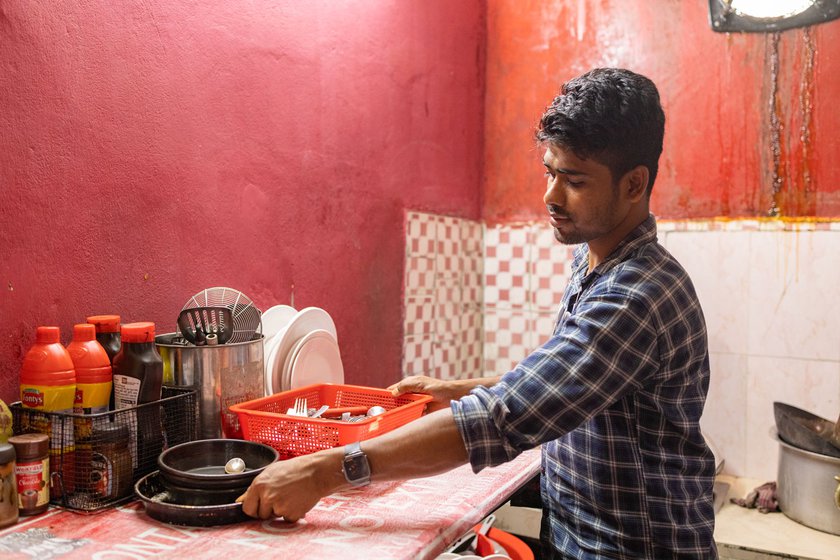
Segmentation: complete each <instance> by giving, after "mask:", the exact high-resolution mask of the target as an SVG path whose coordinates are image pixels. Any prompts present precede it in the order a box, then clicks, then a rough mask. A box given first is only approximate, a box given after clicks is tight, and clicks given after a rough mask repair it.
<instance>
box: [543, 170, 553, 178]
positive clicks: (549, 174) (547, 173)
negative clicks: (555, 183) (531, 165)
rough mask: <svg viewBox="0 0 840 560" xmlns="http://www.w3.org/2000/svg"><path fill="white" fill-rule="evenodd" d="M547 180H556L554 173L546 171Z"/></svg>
mask: <svg viewBox="0 0 840 560" xmlns="http://www.w3.org/2000/svg"><path fill="white" fill-rule="evenodd" d="M544 175H545V176H546V178H550V179H554V173H552V172H551V171H546V172H545V174H544Z"/></svg>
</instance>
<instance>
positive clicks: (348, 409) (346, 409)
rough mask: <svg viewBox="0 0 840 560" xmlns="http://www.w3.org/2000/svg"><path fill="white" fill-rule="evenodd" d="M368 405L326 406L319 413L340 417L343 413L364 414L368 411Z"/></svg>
mask: <svg viewBox="0 0 840 560" xmlns="http://www.w3.org/2000/svg"><path fill="white" fill-rule="evenodd" d="M368 408H370V407H368V406H339V407H333V408H328V409H327V410H325V411H324V412H323V414H321V416H322V417H324V418H341V417H342V416H343V415H344V414H345V413H347V414H350V415H353V414H361V415H363V416H364V415H365V414H367V411H368Z"/></svg>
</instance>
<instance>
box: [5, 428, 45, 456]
mask: <svg viewBox="0 0 840 560" xmlns="http://www.w3.org/2000/svg"><path fill="white" fill-rule="evenodd" d="M9 443H11V444H12V445H14V446H15V452H16V453H17V456H18V459H23V458H25V457H39V456H41V455H46V454H47V452H48V451H49V450H50V438H49V436H47V435H46V434H21V435H19V436H12V437H10V438H9Z"/></svg>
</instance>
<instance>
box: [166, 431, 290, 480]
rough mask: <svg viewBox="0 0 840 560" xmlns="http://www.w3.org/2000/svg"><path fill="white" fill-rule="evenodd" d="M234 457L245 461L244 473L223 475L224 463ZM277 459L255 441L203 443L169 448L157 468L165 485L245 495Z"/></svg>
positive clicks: (268, 449) (207, 441)
mask: <svg viewBox="0 0 840 560" xmlns="http://www.w3.org/2000/svg"><path fill="white" fill-rule="evenodd" d="M234 457H240V458H241V459H242V460H244V461H245V471H244V472H241V473H236V474H228V473H226V472H225V463H227V462H228V461H229V460H230V459H232V458H234ZM277 457H278V454H277V451H276V450H275V449H274V448H272V447H269V446H268V445H264V444H262V443H257V442H254V441H245V440H241V439H204V440H198V441H190V442H187V443H182V444H180V445H176V446H174V447H170V448H169V449H167V450H166V451H164V452H163V453H161V454H160V456H159V457H158V467H159V468H160V474H161V478H162V479H163V482H164V484H171V485H173V486H177V487H179V488H186V489H190V488H194V489H198V490H219V491H223V490H230V491H235V490H242V491H243V492H244V491H245V489H247V488H248V486H250V484H251V481H252V480H254V478H255V477H256V476H257V475H258V474H260V473H261V472H262V471H263V469H265V467H267V466H268V465H270V464H271V463H273V462H274V461H276V460H277Z"/></svg>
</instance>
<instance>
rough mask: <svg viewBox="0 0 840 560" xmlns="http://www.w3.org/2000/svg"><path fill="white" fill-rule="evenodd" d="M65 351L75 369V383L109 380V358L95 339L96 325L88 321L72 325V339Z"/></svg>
mask: <svg viewBox="0 0 840 560" xmlns="http://www.w3.org/2000/svg"><path fill="white" fill-rule="evenodd" d="M67 352H69V353H70V358H71V359H72V360H73V367H74V368H75V369H76V383H104V382H108V381H110V380H111V359H110V358H108V352H106V351H105V348H103V347H102V345H101V344H99V343H98V342H97V341H96V327H94V326H93V325H91V324H89V323H79V324H77V325H74V326H73V341H72V342H71V343H70V344H68V345H67Z"/></svg>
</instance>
